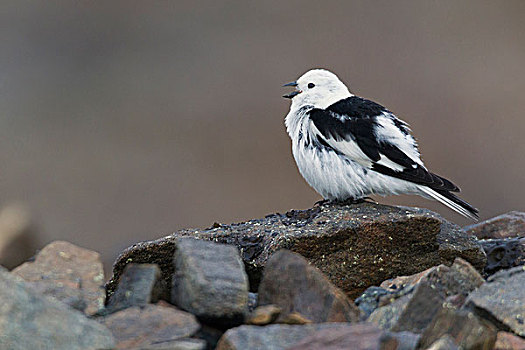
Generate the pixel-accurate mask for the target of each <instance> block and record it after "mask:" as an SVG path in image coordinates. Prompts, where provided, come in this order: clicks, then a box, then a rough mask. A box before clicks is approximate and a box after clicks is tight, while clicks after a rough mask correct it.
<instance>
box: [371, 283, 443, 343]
mask: <svg viewBox="0 0 525 350" xmlns="http://www.w3.org/2000/svg"><path fill="white" fill-rule="evenodd" d="M444 300H445V298H444V295H443V294H442V293H441V292H440V291H439V290H438V289H437V288H436V287H435V286H433V285H431V284H430V283H428V282H427V281H423V282H420V283H419V284H418V285H417V286H416V288H415V289H414V292H412V293H410V294H407V295H405V296H403V297H401V298H399V299H397V300H395V301H394V302H392V303H391V304H389V305H387V306H383V307H380V308H378V309H376V310H375V311H374V312H373V313H372V314H371V315H370V317H369V318H368V320H367V321H368V322H372V323H375V324H377V325H378V326H380V327H381V328H383V329H386V330H392V331H409V332H414V333H421V332H422V331H423V330H424V329H425V328H426V327H427V326H428V324H429V323H430V322H431V321H432V319H433V317H434V315H435V314H436V313H437V312H438V311H439V309H440V308H441V304H442V303H443V302H444Z"/></svg>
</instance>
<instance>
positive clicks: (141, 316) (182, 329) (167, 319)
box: [101, 301, 202, 349]
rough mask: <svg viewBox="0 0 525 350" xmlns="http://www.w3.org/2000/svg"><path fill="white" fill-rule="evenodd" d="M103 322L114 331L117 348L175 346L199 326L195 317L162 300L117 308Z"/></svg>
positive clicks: (193, 332)
mask: <svg viewBox="0 0 525 350" xmlns="http://www.w3.org/2000/svg"><path fill="white" fill-rule="evenodd" d="M101 322H103V324H104V325H105V326H106V327H107V328H108V329H110V330H111V332H112V333H113V335H114V337H115V339H116V341H117V345H116V347H117V349H130V348H141V349H149V348H155V347H156V346H161V345H162V346H166V345H168V344H171V345H173V342H175V341H178V340H180V339H183V338H187V337H190V336H192V335H194V334H195V333H196V332H197V331H198V330H199V327H200V326H199V323H198V322H197V320H196V319H195V316H193V315H192V314H189V313H187V312H184V311H181V310H178V309H177V308H175V307H173V306H171V305H169V304H168V303H165V302H162V301H161V302H159V303H158V304H150V305H147V306H145V307H138V306H135V307H130V308H127V309H124V310H121V311H117V312H115V313H113V314H111V315H109V316H107V317H104V318H103V319H102V321H101ZM200 343H202V342H200ZM161 348H162V347H161ZM170 349H171V348H170Z"/></svg>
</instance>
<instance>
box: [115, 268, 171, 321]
mask: <svg viewBox="0 0 525 350" xmlns="http://www.w3.org/2000/svg"><path fill="white" fill-rule="evenodd" d="M162 282H163V280H161V279H160V268H159V267H158V266H157V265H155V264H129V265H127V266H126V268H125V269H124V273H123V274H122V276H121V277H120V281H119V284H118V286H117V290H116V291H115V294H113V295H112V296H111V299H110V300H109V302H108V305H107V309H108V310H109V311H110V312H115V311H119V310H122V309H125V308H128V307H132V306H146V305H147V304H150V303H156V302H157V301H158V300H159V297H160V295H161V293H162V290H163V289H165V288H162V287H161V286H160V284H161V283H162Z"/></svg>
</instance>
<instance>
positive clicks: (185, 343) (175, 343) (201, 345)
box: [127, 338, 207, 350]
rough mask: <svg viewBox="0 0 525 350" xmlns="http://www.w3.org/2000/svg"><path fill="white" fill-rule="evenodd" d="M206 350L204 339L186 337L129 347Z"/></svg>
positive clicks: (132, 349)
mask: <svg viewBox="0 0 525 350" xmlns="http://www.w3.org/2000/svg"><path fill="white" fill-rule="evenodd" d="M128 349H129V350H206V349H207V345H206V342H205V341H204V340H201V339H193V338H184V339H177V340H169V341H166V342H160V343H154V344H150V345H147V346H140V347H137V348H127V350H128Z"/></svg>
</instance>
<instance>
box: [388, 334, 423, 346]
mask: <svg viewBox="0 0 525 350" xmlns="http://www.w3.org/2000/svg"><path fill="white" fill-rule="evenodd" d="M391 338H393V339H395V347H394V346H391V347H390V348H389V347H388V346H386V345H389V344H393V342H392V341H391V340H390V339H391ZM420 338H421V336H420V335H419V334H415V333H412V332H396V333H393V332H387V333H386V334H385V335H384V336H383V337H382V340H383V342H384V343H383V344H385V347H384V348H386V349H392V350H394V349H395V350H415V349H417V345H418V344H419V339H420Z"/></svg>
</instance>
